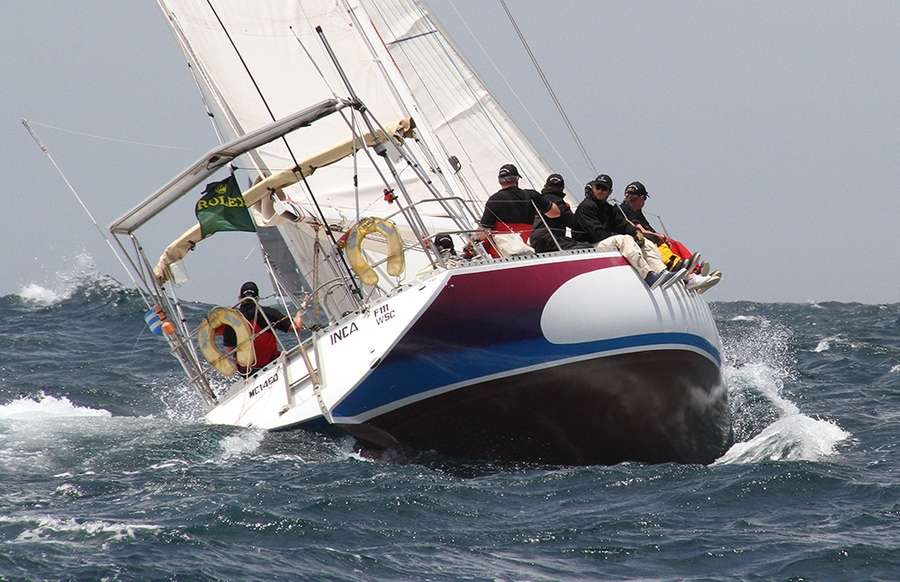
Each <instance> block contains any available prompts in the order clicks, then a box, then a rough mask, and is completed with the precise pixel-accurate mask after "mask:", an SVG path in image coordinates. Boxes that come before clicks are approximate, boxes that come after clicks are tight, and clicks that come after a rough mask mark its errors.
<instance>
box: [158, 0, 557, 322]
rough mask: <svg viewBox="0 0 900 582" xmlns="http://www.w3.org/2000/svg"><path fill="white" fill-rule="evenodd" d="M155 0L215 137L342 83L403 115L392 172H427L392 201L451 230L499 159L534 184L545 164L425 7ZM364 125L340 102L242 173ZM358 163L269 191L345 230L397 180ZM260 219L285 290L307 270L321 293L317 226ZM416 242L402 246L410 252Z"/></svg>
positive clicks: (258, 123)
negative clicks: (403, 145)
mask: <svg viewBox="0 0 900 582" xmlns="http://www.w3.org/2000/svg"><path fill="white" fill-rule="evenodd" d="M158 2H159V4H160V6H161V8H162V9H163V11H164V12H165V14H166V15H167V17H168V19H169V23H170V25H171V27H172V29H173V31H174V33H175V35H176V37H177V39H178V41H179V42H180V44H181V47H182V50H183V52H184V54H185V57H186V59H187V61H188V63H189V65H190V66H191V70H192V72H193V74H194V76H195V79H196V81H197V84H198V86H199V87H200V89H201V92H202V94H203V95H204V98H205V101H206V103H207V107H208V108H209V111H210V113H211V115H212V117H213V118H214V120H215V123H216V127H217V130H218V131H220V132H221V136H222V139H223V141H224V140H230V139H235V138H237V137H239V136H242V135H244V134H246V133H248V132H251V131H254V130H255V129H257V128H260V127H262V126H265V125H267V124H270V123H272V122H273V121H275V120H277V119H281V118H282V117H284V116H287V115H289V114H291V113H293V112H295V111H297V110H298V109H301V108H302V107H304V106H306V105H308V104H311V103H315V102H319V101H323V100H328V99H335V98H338V99H347V98H348V96H349V95H351V91H352V92H353V93H352V94H354V95H356V96H358V98H359V99H360V100H361V101H362V103H363V104H364V105H365V108H366V110H367V112H369V113H371V115H372V118H374V119H375V120H376V122H377V123H385V124H387V123H389V122H394V121H396V120H398V119H404V118H412V119H413V122H414V124H415V128H416V129H415V132H416V139H415V140H406V142H407V146H409V147H410V153H411V155H412V159H413V160H414V163H413V164H407V163H404V164H402V165H400V166H398V167H397V170H398V172H399V174H400V175H401V177H404V176H406V177H409V176H411V175H412V174H413V173H415V172H419V173H420V174H424V175H425V176H426V177H427V179H428V180H426V182H427V181H430V182H431V186H429V185H428V184H427V183H422V182H420V181H417V180H406V181H405V183H406V184H407V186H405V187H404V192H403V194H404V196H403V197H402V198H400V199H399V200H398V202H399V203H400V204H405V205H408V204H416V203H419V204H417V210H418V212H419V214H420V215H422V216H423V217H424V219H425V220H427V219H428V217H434V219H435V220H436V221H437V222H436V224H442V223H441V220H444V221H445V222H444V223H443V224H445V225H447V226H448V227H449V228H447V230H464V229H467V228H471V227H472V224H471V223H469V224H459V223H458V219H457V223H456V224H454V223H453V221H451V220H449V219H447V218H446V217H447V216H448V215H450V214H456V215H457V216H460V215H461V216H468V217H469V219H470V220H471V219H473V218H475V217H477V216H478V215H480V212H481V208H482V204H483V202H484V200H485V199H486V198H487V196H488V195H489V194H490V193H492V192H493V191H494V190H496V188H497V185H496V178H495V176H496V172H497V168H499V167H500V166H501V165H502V164H504V163H510V162H512V163H515V164H516V165H517V166H518V167H519V168H520V171H521V172H522V174H523V176H525V177H526V179H528V180H530V181H531V183H532V184H533V185H539V184H541V183H542V181H543V179H544V178H545V177H546V176H547V175H548V174H549V173H550V172H551V171H552V170H551V168H550V167H549V166H548V164H547V163H546V162H545V161H544V160H543V158H542V157H541V156H540V154H539V153H538V152H537V150H536V149H535V148H534V147H533V146H532V145H531V144H530V143H529V141H528V139H527V138H526V137H525V136H524V134H523V133H522V132H521V131H520V130H519V129H518V128H517V127H516V125H515V124H514V123H513V121H512V120H511V118H510V117H509V115H508V114H507V113H506V112H505V111H504V110H503V108H502V107H501V106H500V105H499V103H498V102H497V101H496V100H495V99H494V98H493V96H492V95H491V94H490V92H489V91H488V90H487V88H486V87H485V85H484V83H483V82H481V80H480V79H479V78H478V76H477V75H476V74H475V73H474V71H473V70H472V68H471V67H470V66H469V64H468V63H467V62H466V60H465V59H464V58H463V57H462V55H461V54H460V53H459V51H458V50H457V49H456V47H455V45H454V44H453V43H452V41H451V40H450V39H449V37H448V36H447V34H446V33H445V32H444V31H443V30H442V29H441V28H440V26H439V25H438V24H437V22H436V21H435V19H434V17H433V16H432V15H431V12H430V10H429V9H428V7H427V6H426V5H425V4H424V3H423V2H419V1H414V0H378V1H371V0H363V1H359V0H336V1H335V0H303V2H265V3H259V2H252V1H249V0H209V1H207V0H202V1H201V0H158ZM326 41H327V43H328V46H330V48H331V49H332V51H333V57H334V58H332V56H331V55H329V52H328V50H327V47H326V44H325V42H326ZM338 65H339V67H340V69H339V68H338ZM366 129H367V128H366V127H365V126H364V124H363V122H362V120H361V118H360V116H359V115H358V112H352V111H351V109H349V108H348V109H345V110H343V111H342V112H341V114H340V115H333V116H331V117H330V118H328V119H324V120H321V121H319V122H317V123H316V124H315V125H314V126H312V127H307V128H304V129H303V130H302V131H300V132H297V133H295V134H291V135H288V136H286V137H285V138H283V139H281V140H278V141H275V142H272V143H271V144H269V145H267V146H265V147H263V148H260V149H258V150H255V151H254V152H253V153H251V154H248V155H246V156H244V157H245V161H244V166H243V167H244V169H246V170H247V171H248V172H249V174H250V176H251V180H255V181H259V180H262V179H264V178H266V177H268V176H271V175H273V174H277V173H279V172H283V171H285V170H288V171H290V170H291V169H293V168H295V167H296V166H297V164H298V163H299V162H300V161H301V160H304V159H306V158H308V157H310V156H312V155H314V154H315V153H316V152H318V151H319V150H320V149H321V148H322V147H323V144H331V143H335V142H337V141H339V140H341V139H345V138H349V136H350V135H351V134H356V135H359V134H362V133H363V132H365V131H366ZM369 157H371V158H374V157H376V156H373V155H371V154H369ZM365 161H367V160H366V155H365V154H362V153H361V154H360V155H357V156H351V157H348V158H346V159H343V160H341V161H338V162H335V163H333V164H332V165H331V166H329V167H328V168H327V169H324V168H323V169H322V171H319V172H315V173H314V174H312V175H310V176H308V177H306V178H305V179H304V180H302V181H301V183H299V184H296V185H291V186H285V187H284V188H283V189H279V190H278V191H277V193H276V194H277V196H279V197H283V198H285V201H286V202H287V203H288V204H290V205H296V206H295V207H299V209H301V210H302V211H303V212H305V213H307V215H309V216H315V217H316V218H317V219H319V218H321V219H323V221H327V222H328V223H329V224H331V225H332V226H336V228H337V230H342V229H343V230H346V228H348V227H349V226H350V225H352V224H353V223H355V222H356V221H358V220H359V219H360V218H362V217H366V216H380V217H384V216H388V215H391V214H394V213H396V212H397V206H398V205H397V204H390V203H389V202H388V201H387V199H388V198H390V196H385V190H391V189H392V188H393V187H394V186H393V184H394V178H393V177H392V176H390V174H389V172H388V170H387V168H386V167H385V166H384V164H372V163H363V162H365ZM397 194H400V193H399V192H398V193H397ZM312 195H314V197H315V199H313V197H312ZM436 195H437V196H441V197H444V198H445V199H447V200H452V201H453V202H452V203H453V204H455V205H456V206H454V210H460V209H462V210H464V212H448V207H447V204H448V203H449V202H435V201H434V198H435V196H436ZM426 200H427V201H428V202H422V201H426ZM258 210H262V209H261V208H258ZM268 214H269V216H264V215H263V214H260V213H257V214H256V215H255V217H256V219H257V224H258V225H259V226H262V227H264V228H261V229H260V235H259V236H260V240H261V241H262V243H263V245H264V247H265V248H266V251H267V254H268V255H269V256H270V258H272V260H273V263H275V267H276V268H277V269H278V270H279V272H281V273H283V274H285V278H286V279H291V280H293V281H294V283H293V284H290V283H289V285H288V286H289V287H291V286H293V287H294V288H293V289H292V290H293V291H295V292H297V291H299V289H298V288H297V287H296V285H299V284H301V282H302V280H303V279H306V280H307V281H308V284H309V286H310V287H312V288H320V287H322V286H323V285H328V282H329V281H330V280H334V279H337V278H339V276H340V275H339V271H340V268H339V266H338V265H336V264H334V261H333V259H329V258H327V255H328V254H329V253H327V252H325V249H326V247H329V246H330V244H331V243H329V242H328V241H327V240H326V238H325V234H326V233H323V231H322V229H310V228H309V225H303V224H298V223H294V222H291V221H279V220H273V219H272V217H271V211H270V212H269V213H268ZM295 214H296V213H295ZM399 220H400V221H401V222H402V217H400V219H399ZM336 223H343V224H336ZM266 225H270V226H271V227H272V228H273V229H277V232H272V230H271V229H269V228H265V227H266ZM400 226H401V231H403V225H402V224H401V225H400ZM416 244H417V241H409V246H410V248H413V249H414V248H415V245H416ZM274 257H281V258H280V259H275V258H274ZM286 257H292V259H293V261H294V262H295V263H296V266H294V265H288V264H285V258H286ZM288 274H292V276H288ZM335 293H337V294H338V295H339V294H340V292H338V291H335V292H334V293H332V294H331V295H330V299H329V300H330V301H331V302H332V303H333V305H331V306H330V307H329V306H328V305H327V304H326V305H324V307H325V309H326V311H327V312H330V315H331V316H332V317H334V316H335V315H339V314H340V313H341V312H343V311H346V310H347V307H348V303H352V299H351V298H350V297H343V298H341V297H337V296H336V295H335ZM326 303H327V302H326Z"/></svg>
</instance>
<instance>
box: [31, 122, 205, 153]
mask: <svg viewBox="0 0 900 582" xmlns="http://www.w3.org/2000/svg"><path fill="white" fill-rule="evenodd" d="M28 123H29V124H31V125H39V126H41V127H46V128H48V129H55V130H57V131H63V132H66V133H71V134H74V135H80V136H84V137H92V138H94V139H102V140H105V141H114V142H117V143H126V144H129V145H137V146H145V147H151V148H162V149H169V150H185V151H189V152H199V151H202V150H200V149H198V148H188V147H182V146H170V145H160V144H155V143H144V142H140V141H131V140H127V139H118V138H115V137H106V136H103V135H96V134H93V133H84V132H81V131H75V130H74V129H66V128H64V127H56V126H55V125H47V124H46V123H41V122H39V121H31V120H29V121H28Z"/></svg>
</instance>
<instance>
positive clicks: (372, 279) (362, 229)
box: [347, 218, 406, 287]
mask: <svg viewBox="0 0 900 582" xmlns="http://www.w3.org/2000/svg"><path fill="white" fill-rule="evenodd" d="M373 232H379V233H381V234H382V235H384V238H386V239H387V245H388V258H387V272H388V275H391V276H392V277H396V276H398V275H400V274H401V273H403V270H404V269H405V268H406V265H405V262H404V259H403V241H402V240H401V239H400V233H399V231H398V230H397V225H395V224H394V223H393V222H391V221H390V220H386V219H383V218H363V219H362V220H360V221H359V222H357V223H356V224H355V225H353V227H352V228H351V229H350V232H348V233H347V258H348V259H349V260H350V266H351V267H353V270H354V271H356V273H357V274H358V275H359V279H360V280H361V281H362V282H363V283H365V284H366V285H368V286H370V287H374V286H375V285H377V284H378V274H377V273H376V272H375V270H374V269H372V267H371V266H370V265H369V263H368V262H366V259H365V257H363V254H362V243H363V239H364V238H366V237H367V236H369V235H370V234H372V233H373Z"/></svg>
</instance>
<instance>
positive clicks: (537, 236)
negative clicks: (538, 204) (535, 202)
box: [528, 188, 590, 253]
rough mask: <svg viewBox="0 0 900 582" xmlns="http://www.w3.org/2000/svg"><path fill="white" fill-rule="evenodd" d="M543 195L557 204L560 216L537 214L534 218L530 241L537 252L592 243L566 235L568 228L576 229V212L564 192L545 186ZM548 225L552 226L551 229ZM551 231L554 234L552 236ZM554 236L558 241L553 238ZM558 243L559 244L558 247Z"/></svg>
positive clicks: (547, 251)
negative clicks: (564, 197)
mask: <svg viewBox="0 0 900 582" xmlns="http://www.w3.org/2000/svg"><path fill="white" fill-rule="evenodd" d="M541 195H543V196H544V197H545V198H546V199H547V200H549V201H550V202H552V203H553V204H556V207H557V208H559V216H558V217H557V218H547V217H546V216H537V217H536V218H535V219H534V225H533V226H532V228H531V239H530V240H529V241H528V242H529V244H530V245H531V246H532V247H534V250H535V252H538V253H552V252H553V251H558V250H559V249H563V250H566V249H576V248H586V247H589V246H590V245H588V244H587V243H579V242H576V241H575V240H572V239H571V238H569V237H568V236H566V228H571V229H573V230H574V229H575V214H574V213H573V212H572V209H571V208H570V207H569V205H568V203H567V202H566V201H565V199H563V197H562V196H563V192H562V191H561V190H555V189H552V188H544V189H543V190H542V191H541ZM545 222H546V226H545ZM547 226H549V227H550V230H549V231H548V230H547ZM551 232H552V233H553V236H550V233H551ZM554 238H555V239H556V241H554V240H553V239H554ZM557 243H558V244H559V246H558V247H557Z"/></svg>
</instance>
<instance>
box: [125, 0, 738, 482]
mask: <svg viewBox="0 0 900 582" xmlns="http://www.w3.org/2000/svg"><path fill="white" fill-rule="evenodd" d="M158 3H159V6H160V8H161V9H162V12H163V14H164V16H165V17H166V19H167V20H168V23H169V25H170V27H171V29H172V31H173V33H174V36H175V38H176V39H177V41H178V43H179V45H180V47H181V49H182V51H183V53H184V56H185V58H186V60H187V62H188V64H189V66H190V70H191V71H192V73H193V75H194V78H195V80H196V82H197V86H198V87H199V89H200V91H201V93H202V96H203V100H204V102H205V104H206V107H207V114H208V115H209V116H210V117H211V118H212V119H213V121H214V125H215V128H216V130H217V131H218V132H219V135H220V138H221V142H222V145H221V146H219V147H217V148H214V149H212V150H211V151H209V152H208V153H206V154H205V155H204V156H202V157H201V158H200V159H198V160H197V161H196V162H195V163H194V164H192V165H191V166H190V167H188V168H187V169H185V170H184V171H183V172H182V173H180V174H179V175H178V176H175V177H174V178H173V179H172V180H171V181H170V182H169V183H167V184H165V185H164V186H162V187H161V188H159V189H158V190H157V191H156V192H154V193H152V194H151V195H150V196H149V197H148V198H146V199H145V200H143V201H142V202H140V203H139V204H137V205H136V206H134V207H133V208H132V209H131V210H129V211H128V212H126V213H125V214H124V215H122V216H121V217H120V218H119V219H117V220H116V221H115V222H113V223H112V224H111V225H110V226H109V230H110V232H111V233H112V234H113V235H115V238H116V240H117V241H118V243H119V245H120V246H121V248H122V249H123V251H125V253H126V254H127V255H128V257H129V259H130V261H131V265H132V267H133V269H134V271H135V273H136V274H137V276H138V279H139V282H140V287H141V288H142V293H143V294H144V297H145V299H146V301H147V304H148V321H150V320H151V319H152V320H153V322H155V323H154V325H155V327H156V328H158V329H160V330H163V331H162V332H161V333H162V334H163V336H164V337H165V338H166V340H167V341H168V345H169V348H170V349H171V353H172V354H173V355H174V356H175V357H176V358H177V359H178V361H179V362H180V363H181V366H182V368H183V369H184V371H185V374H186V375H187V378H188V381H189V382H190V384H191V385H192V386H194V388H195V389H196V390H197V392H198V393H199V394H200V395H201V396H202V397H203V398H204V399H205V401H206V403H207V405H208V410H207V412H206V418H207V419H208V420H209V421H211V422H213V423H221V424H228V425H235V426H242V427H248V426H254V427H261V428H264V429H267V430H286V429H297V428H300V429H302V428H307V427H315V426H319V425H322V424H323V423H327V424H330V425H333V426H335V427H338V428H340V429H342V430H343V431H345V432H347V433H348V434H350V435H352V436H353V437H355V438H356V440H357V441H358V443H359V444H360V446H362V447H366V448H371V449H381V450H388V449H392V448H408V449H412V450H421V451H435V452H437V453H439V454H443V455H448V456H452V457H457V458H462V459H488V460H499V461H521V462H537V463H547V464H556V465H590V464H614V463H619V462H623V461H639V462H648V463H660V462H681V463H710V462H712V461H713V460H715V459H716V458H717V457H718V456H719V455H721V454H722V452H724V451H725V450H726V448H727V446H728V444H729V440H730V438H731V424H730V416H729V410H728V403H727V396H726V391H725V389H724V387H723V382H722V376H721V371H720V368H721V362H722V346H721V342H720V339H719V336H718V332H717V330H716V325H715V322H714V320H713V317H712V315H711V313H710V310H709V308H708V306H707V304H706V302H705V301H704V299H703V298H702V297H701V296H700V295H699V294H698V293H696V292H693V291H688V290H686V288H685V287H684V286H683V285H681V284H676V285H674V286H672V287H669V288H668V289H662V288H657V289H654V290H651V289H650V288H649V287H648V286H647V284H646V283H645V282H644V281H643V280H642V279H641V278H640V277H639V276H638V275H637V273H636V272H635V271H634V269H632V268H631V266H629V264H628V263H627V262H626V261H625V259H624V258H623V257H622V255H621V254H619V253H618V252H616V251H608V250H605V251H604V250H595V249H587V250H574V251H560V252H555V253H546V254H534V253H527V252H526V253H524V254H520V253H510V252H502V251H501V252H500V253H499V254H500V257H499V258H495V257H493V256H491V255H490V254H488V253H487V252H485V249H483V248H481V247H479V246H478V245H477V244H475V245H469V247H470V248H471V249H472V252H471V256H466V257H463V254H462V251H463V248H464V247H465V246H466V245H467V243H468V242H470V241H472V240H474V239H473V235H474V234H475V233H476V232H477V231H478V229H479V226H478V218H479V216H480V215H481V212H482V209H483V205H484V201H485V200H486V199H487V197H488V196H489V195H490V194H491V193H492V192H494V191H495V190H497V183H496V176H497V171H498V168H500V167H501V166H502V165H503V164H507V163H512V164H515V165H516V166H517V168H518V169H519V172H520V173H521V175H522V176H523V177H524V180H525V181H526V182H529V183H530V184H532V185H539V184H542V183H543V180H544V179H545V178H546V176H547V175H549V174H550V173H552V172H553V169H552V167H551V166H550V165H549V164H548V163H547V162H546V161H545V160H544V158H543V157H542V156H541V155H540V154H539V153H538V151H537V150H536V148H535V147H533V146H532V144H531V143H530V142H529V140H528V139H527V137H526V136H525V135H524V134H523V133H522V131H521V130H520V129H519V128H518V127H517V126H516V124H515V123H514V122H513V120H512V118H511V117H510V116H509V115H508V114H507V113H506V112H505V111H504V109H503V108H502V106H501V105H500V104H499V103H498V102H497V100H496V99H495V98H494V96H493V95H492V94H491V93H490V92H489V91H488V90H487V88H486V86H485V84H484V83H483V82H482V81H481V80H480V79H479V77H478V75H477V74H476V73H475V72H474V70H473V69H472V67H471V66H470V65H469V63H468V62H467V61H466V59H465V58H464V57H463V55H462V54H461V52H460V51H459V50H458V48H457V47H456V45H455V44H454V43H453V42H452V41H451V40H450V37H449V36H448V35H447V33H446V32H445V31H444V30H443V28H442V27H441V26H440V24H439V23H438V22H437V20H436V19H435V18H434V16H433V14H432V12H431V10H430V9H429V7H428V6H427V5H426V4H425V3H424V2H422V1H420V0H303V2H279V1H275V2H265V3H258V2H250V1H248V0H210V1H207V0H202V1H199V0H158ZM234 168H238V171H239V172H242V173H243V174H244V175H245V176H246V181H247V188H246V189H245V190H244V191H243V193H242V198H243V203H244V204H245V205H246V207H248V208H249V209H250V212H251V214H252V216H253V221H254V223H255V225H256V231H257V236H258V239H259V243H260V245H261V248H262V251H263V255H264V261H265V266H266V268H267V269H268V272H269V275H270V278H271V282H272V284H273V287H274V288H275V289H276V295H277V299H278V301H279V302H280V304H281V305H282V307H283V309H284V310H285V311H295V310H297V309H302V310H303V319H304V327H305V332H304V334H303V335H302V336H301V335H296V336H295V337H296V345H287V344H288V343H289V340H288V341H285V343H284V345H282V346H281V350H280V355H278V357H277V358H276V359H275V360H274V361H272V362H269V363H268V364H266V365H265V366H263V367H261V368H253V367H250V366H239V365H232V364H231V356H230V355H228V354H225V353H223V350H221V349H217V346H216V344H215V342H216V339H215V332H216V330H219V331H220V330H221V327H222V326H233V327H234V328H235V329H237V330H238V331H240V330H241V329H244V333H243V337H242V339H243V340H246V341H251V340H252V337H250V336H252V333H253V331H252V330H251V331H249V332H248V331H246V328H245V327H244V324H243V323H241V321H240V314H239V313H238V311H236V310H235V309H233V307H234V306H231V307H228V306H225V307H220V308H217V309H215V310H213V311H212V312H210V314H209V315H208V316H207V317H204V318H202V320H200V321H189V320H188V318H186V317H185V315H184V307H183V305H182V302H181V301H180V300H179V298H178V297H177V295H176V288H177V287H178V285H177V284H178V282H179V273H181V272H182V268H181V267H182V266H183V265H184V262H185V261H187V260H189V259H186V258H185V255H186V254H187V252H188V250H190V249H191V248H193V247H194V246H195V245H198V244H200V245H202V244H203V242H202V241H203V239H204V238H205V236H206V235H205V234H204V233H203V232H202V229H201V228H200V226H199V225H197V224H194V226H192V227H191V228H189V229H188V230H187V231H186V232H185V234H184V235H183V236H182V237H180V238H178V239H177V240H175V241H174V242H173V243H172V244H171V245H169V247H168V248H167V249H165V250H164V251H163V252H162V256H161V257H160V258H159V259H158V260H155V259H153V258H150V257H148V255H147V253H146V252H145V250H144V247H143V246H142V244H141V243H140V242H139V240H138V238H137V231H138V230H139V229H141V228H145V227H147V226H148V225H150V224H154V223H157V222H158V221H160V220H162V218H161V217H162V216H163V215H164V211H166V210H167V209H168V208H169V207H170V206H171V205H172V204H173V203H174V202H175V201H177V200H179V199H181V198H182V197H183V196H186V195H189V194H191V193H194V196H195V197H196V196H199V194H197V190H198V188H199V187H200V186H203V185H204V184H205V183H206V182H208V181H210V180H212V179H214V177H215V176H214V175H215V174H217V173H218V174H219V175H221V174H222V173H227V172H228V171H229V169H234ZM167 220H173V219H172V218H167ZM177 220H183V221H184V222H185V225H186V226H187V225H190V224H191V219H189V218H188V217H179V218H177ZM223 236H224V235H223ZM447 241H449V244H448V242H447ZM153 256H155V254H154V255H153ZM235 314H237V318H236V319H235ZM229 318H231V319H230V320H229ZM239 335H240V334H239ZM279 341H284V340H279ZM239 348H240V346H239ZM240 351H241V350H240V349H238V352H240ZM237 358H238V360H240V358H241V355H240V353H238V354H237ZM239 363H240V362H239ZM243 363H244V364H247V362H243ZM242 370H243V372H242Z"/></svg>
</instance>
